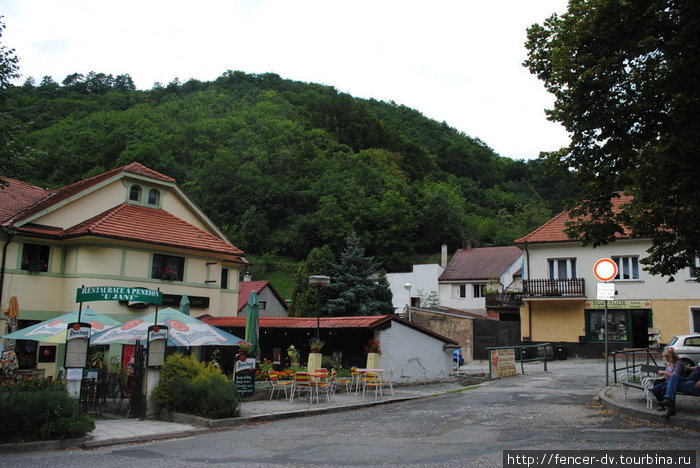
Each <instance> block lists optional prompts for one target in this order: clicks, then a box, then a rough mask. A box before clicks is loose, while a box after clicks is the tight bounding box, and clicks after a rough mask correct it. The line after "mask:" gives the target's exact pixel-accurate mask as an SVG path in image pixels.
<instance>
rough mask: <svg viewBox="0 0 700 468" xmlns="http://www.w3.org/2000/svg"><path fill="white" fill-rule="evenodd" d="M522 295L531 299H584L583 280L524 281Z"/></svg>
mask: <svg viewBox="0 0 700 468" xmlns="http://www.w3.org/2000/svg"><path fill="white" fill-rule="evenodd" d="M523 295H524V297H526V298H533V297H585V296H586V289H585V284H584V280H583V278H568V279H524V280H523Z"/></svg>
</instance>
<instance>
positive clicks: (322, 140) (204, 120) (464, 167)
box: [3, 71, 561, 270]
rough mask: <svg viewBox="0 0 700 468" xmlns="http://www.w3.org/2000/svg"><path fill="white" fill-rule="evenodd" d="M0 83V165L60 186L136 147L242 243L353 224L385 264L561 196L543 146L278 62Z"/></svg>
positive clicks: (486, 238) (551, 206)
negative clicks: (501, 148) (208, 76)
mask: <svg viewBox="0 0 700 468" xmlns="http://www.w3.org/2000/svg"><path fill="white" fill-rule="evenodd" d="M4 94H5V98H6V99H5V102H4V107H5V112H6V113H7V114H6V118H5V121H6V122H7V125H8V128H11V129H12V133H11V142H12V145H11V146H10V148H11V153H10V154H9V155H7V154H6V155H4V156H3V157H4V158H5V167H6V169H5V174H4V175H7V176H9V177H14V178H18V179H22V180H26V181H29V182H32V183H34V184H37V185H40V186H46V187H56V186H60V185H64V184H68V183H71V182H74V181H76V180H79V179H82V178H85V177H88V176H91V175H95V174H97V173H100V172H103V171H105V170H109V169H112V168H114V167H117V166H120V165H123V164H127V163H130V162H133V161H137V162H140V163H142V164H144V165H146V166H148V167H150V168H152V169H155V170H157V171H159V172H162V173H164V174H167V175H169V176H171V177H174V178H175V179H176V180H177V181H178V183H179V184H180V185H182V186H183V188H184V189H185V191H186V192H187V193H188V194H189V195H190V196H191V197H192V198H193V199H194V200H195V201H196V202H197V203H198V204H199V205H200V207H201V208H202V209H203V211H204V212H205V213H207V214H208V215H209V216H210V217H211V218H212V220H213V221H214V222H215V223H217V224H218V225H219V226H221V227H222V229H223V230H224V232H225V233H226V234H227V235H228V236H229V238H230V239H231V241H232V242H233V243H234V244H235V245H237V246H238V247H240V248H242V249H243V250H245V251H246V252H248V253H252V254H260V253H276V254H279V255H290V256H293V257H295V258H303V257H305V256H306V254H307V253H308V252H309V250H310V249H311V248H312V247H315V246H322V245H324V244H328V245H330V246H331V248H332V249H333V250H334V251H335V252H338V251H340V250H341V249H342V247H343V246H344V241H345V239H346V237H347V236H348V234H349V233H351V232H353V231H354V232H356V233H358V234H359V236H360V237H361V239H362V241H363V242H364V245H365V246H366V251H367V253H368V254H370V255H373V256H375V258H376V259H377V260H380V261H382V262H384V266H385V268H387V269H389V270H392V269H396V268H399V267H402V266H404V265H405V262H406V261H407V259H408V258H410V256H411V255H415V254H420V253H434V252H439V248H440V244H442V243H447V244H448V245H449V248H450V251H453V250H454V249H455V248H458V247H460V246H461V245H462V242H463V241H464V240H467V239H469V240H472V241H473V242H475V243H477V244H484V245H494V244H495V245H503V244H509V243H511V242H512V241H513V240H514V239H515V238H517V237H519V236H522V235H524V234H526V233H527V232H529V231H530V230H531V229H533V228H535V227H537V226H539V225H540V224H541V223H542V222H544V221H546V220H547V219H549V217H550V215H551V214H552V213H553V212H554V211H557V210H559V209H560V205H559V203H561V196H560V194H561V183H560V182H558V183H559V185H557V184H552V183H550V179H548V178H547V177H546V176H545V174H544V168H543V163H542V162H541V161H532V162H527V163H526V162H523V161H514V160H511V159H508V158H504V157H500V156H499V155H497V154H495V153H494V152H493V151H492V150H491V149H490V148H489V147H488V146H487V145H486V144H484V143H483V142H481V141H480V140H478V139H476V138H471V137H469V136H466V135H464V134H462V133H460V132H458V131H456V130H455V129H453V128H450V127H449V126H448V125H447V124H445V123H439V122H435V121H433V120H430V119H428V118H426V117H424V116H423V115H421V114H420V112H418V111H416V110H412V109H409V108H406V107H404V106H399V105H396V104H394V103H385V102H379V101H375V100H363V99H357V98H354V97H352V96H350V95H348V94H343V93H339V92H337V91H336V90H335V89H334V88H332V87H329V86H321V85H317V84H309V83H301V82H295V81H290V80H285V79H282V78H280V77H279V76H277V75H275V74H262V75H250V74H246V73H243V72H232V71H229V72H226V73H224V74H223V75H222V76H221V77H219V78H218V79H216V80H214V81H212V82H200V81H196V80H191V81H188V82H186V83H182V84H181V83H179V82H178V81H177V80H176V81H174V82H172V83H170V84H168V85H167V86H158V85H156V86H154V87H153V88H152V89H151V90H148V91H139V90H136V89H134V86H133V83H132V82H131V79H130V77H129V75H120V76H117V77H116V78H113V77H112V76H111V75H104V74H101V73H90V74H89V75H87V76H82V75H78V74H75V75H70V76H68V77H66V79H65V80H64V81H63V82H62V84H58V83H56V82H54V81H53V79H51V78H50V77H45V78H44V79H43V80H42V81H41V82H40V83H38V84H35V83H32V82H31V81H28V82H27V83H26V84H25V85H24V86H18V87H14V88H10V89H8V90H6V91H4ZM464 112H470V110H469V109H464ZM8 115H9V117H8ZM504 138H507V136H506V135H504ZM4 151H6V150H4Z"/></svg>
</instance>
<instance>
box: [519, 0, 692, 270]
mask: <svg viewBox="0 0 700 468" xmlns="http://www.w3.org/2000/svg"><path fill="white" fill-rule="evenodd" d="M526 46H527V49H528V58H527V60H526V61H525V63H524V65H525V66H526V67H528V68H529V69H530V71H531V73H533V74H535V75H536V76H537V77H538V78H539V79H540V80H542V81H543V82H544V84H545V86H546V88H547V90H548V91H550V92H551V93H552V94H553V95H554V96H555V98H556V102H555V104H554V108H553V109H551V110H549V111H548V116H549V119H550V120H553V121H556V122H560V123H561V124H562V125H564V127H565V128H566V129H567V130H568V131H569V132H570V134H571V145H570V146H569V147H568V148H565V149H564V150H562V151H560V152H557V153H552V154H549V155H547V156H546V157H547V158H549V159H550V161H551V162H554V163H556V164H558V165H559V166H560V167H561V168H564V169H566V170H567V171H569V172H570V173H572V174H573V175H574V176H575V178H576V180H577V182H578V184H580V187H581V190H580V191H579V192H578V193H577V194H576V195H575V196H573V197H570V198H569V200H568V201H567V203H568V207H570V208H572V210H571V214H572V218H574V217H575V220H572V222H571V223H570V225H569V233H570V235H571V236H572V237H573V238H578V239H581V240H583V241H584V243H590V244H593V245H594V246H596V245H601V244H605V243H609V242H612V241H614V239H615V236H616V233H620V232H623V229H624V228H625V227H627V228H628V229H629V230H630V231H631V233H632V235H633V236H636V237H645V238H650V239H651V240H652V247H651V248H650V249H649V250H648V254H649V255H648V257H647V258H645V259H643V260H642V262H643V263H644V264H645V265H646V266H645V268H646V269H647V270H648V271H650V272H651V273H653V274H659V275H664V276H669V277H670V279H671V280H673V275H675V274H676V273H677V272H678V271H679V270H681V269H683V268H685V267H688V266H692V265H693V264H694V261H695V258H696V257H697V256H698V254H699V253H700V196H698V194H697V183H698V177H699V176H700V118H699V116H698V110H699V109H700V2H697V1H693V0H634V1H620V0H570V2H569V7H568V11H567V12H566V13H564V14H563V15H561V16H558V15H556V14H555V15H552V16H551V17H549V18H548V19H547V20H545V21H544V22H543V23H542V24H534V25H533V26H532V27H530V28H529V29H528V31H527V43H526ZM619 192H624V193H627V194H628V195H631V196H632V197H633V198H632V201H631V202H630V203H628V204H626V205H624V206H623V207H622V212H621V213H619V214H617V215H616V214H615V213H614V212H613V210H612V203H611V199H612V198H613V197H616V196H618V195H619Z"/></svg>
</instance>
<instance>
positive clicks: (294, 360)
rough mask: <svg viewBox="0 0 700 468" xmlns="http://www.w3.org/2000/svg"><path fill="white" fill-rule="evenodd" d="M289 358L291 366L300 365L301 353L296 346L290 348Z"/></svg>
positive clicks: (288, 350)
mask: <svg viewBox="0 0 700 468" xmlns="http://www.w3.org/2000/svg"><path fill="white" fill-rule="evenodd" d="M287 356H289V365H291V366H298V365H299V351H297V349H296V348H295V347H294V345H290V346H289V348H287Z"/></svg>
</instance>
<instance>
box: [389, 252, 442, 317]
mask: <svg viewBox="0 0 700 468" xmlns="http://www.w3.org/2000/svg"><path fill="white" fill-rule="evenodd" d="M444 270H445V269H444V268H443V267H441V266H440V265H438V264H437V263H429V264H425V265H413V269H412V271H410V272H405V273H388V274H387V275H386V278H387V280H388V281H389V288H390V289H391V294H392V299H391V302H392V305H393V306H394V311H395V312H397V313H398V312H401V311H403V309H404V308H405V307H406V305H407V304H408V303H409V297H408V291H407V290H406V288H405V287H404V285H405V284H406V283H411V296H412V297H414V298H417V297H419V296H422V300H423V301H424V300H425V299H426V298H427V297H428V295H429V294H430V292H431V291H435V292H437V293H439V288H438V278H439V277H440V275H441V274H442V272H443V271H444ZM441 301H442V299H441Z"/></svg>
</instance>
